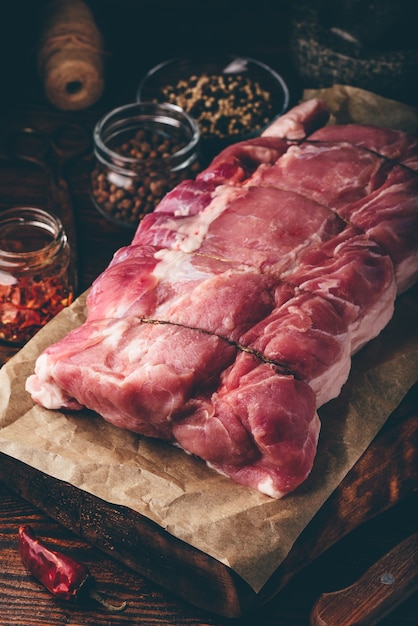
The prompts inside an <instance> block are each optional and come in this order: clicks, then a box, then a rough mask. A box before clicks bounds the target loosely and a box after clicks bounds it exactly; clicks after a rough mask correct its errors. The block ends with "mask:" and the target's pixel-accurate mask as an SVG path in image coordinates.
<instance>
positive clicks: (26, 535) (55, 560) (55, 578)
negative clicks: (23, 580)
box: [18, 524, 126, 611]
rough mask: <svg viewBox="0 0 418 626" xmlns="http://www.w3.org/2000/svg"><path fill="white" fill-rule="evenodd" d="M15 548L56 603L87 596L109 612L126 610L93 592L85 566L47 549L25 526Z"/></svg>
mask: <svg viewBox="0 0 418 626" xmlns="http://www.w3.org/2000/svg"><path fill="white" fill-rule="evenodd" d="M18 547H19V554H20V556H21V558H22V561H23V563H24V565H25V566H26V567H27V569H28V570H29V571H30V573H31V574H32V575H33V576H35V578H36V579H37V580H39V582H41V583H42V584H43V585H44V587H46V589H48V591H49V592H50V593H52V595H54V596H55V597H57V598H59V599H60V600H67V601H69V600H76V599H80V598H81V597H82V596H85V597H87V596H89V597H91V598H94V599H95V600H96V601H97V602H99V603H100V604H102V605H103V606H105V607H106V608H107V609H108V610H110V611H123V609H124V608H125V607H126V602H123V603H122V604H121V605H119V606H114V605H112V604H110V603H109V602H108V601H107V600H106V599H105V598H103V597H102V596H101V595H100V594H99V593H98V592H97V590H96V587H95V584H96V583H95V579H94V577H93V576H92V575H91V574H90V571H89V569H88V568H87V566H86V565H83V564H82V563H79V562H77V561H75V560H74V559H73V558H71V557H70V556H67V555H65V554H62V553H61V552H57V551H55V550H51V549H50V548H48V547H47V546H46V545H45V544H44V543H43V542H42V541H40V540H39V539H37V538H36V536H35V533H34V532H33V530H32V528H31V527H30V526H29V525H27V524H23V525H22V526H20V527H19V537H18Z"/></svg>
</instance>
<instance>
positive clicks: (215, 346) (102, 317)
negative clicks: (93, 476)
mask: <svg viewBox="0 0 418 626" xmlns="http://www.w3.org/2000/svg"><path fill="white" fill-rule="evenodd" d="M327 117H328V112H327V110H326V107H325V105H324V103H322V102H321V101H319V100H312V101H309V102H306V103H303V104H302V105H299V106H298V107H295V108H294V109H292V110H291V111H289V113H287V114H286V115H284V116H282V117H281V118H279V120H277V121H276V122H275V123H274V124H272V126H271V127H270V128H269V129H267V131H266V132H265V133H264V134H263V136H261V137H258V138H255V139H252V140H249V141H247V142H241V143H238V144H235V145H233V146H230V147H228V148H226V149H225V150H224V151H223V152H222V153H221V154H219V155H218V156H217V157H216V158H215V159H214V160H213V161H212V163H211V164H210V165H209V166H208V167H207V169H205V170H204V171H203V172H201V173H200V174H199V175H198V176H197V178H196V180H193V181H192V180H188V181H184V182H183V183H181V184H180V185H179V186H178V187H176V188H175V189H173V190H172V191H171V192H170V193H168V194H167V196H166V197H165V198H164V199H163V200H162V201H161V202H160V204H159V205H158V207H156V209H155V211H154V212H153V213H152V214H149V215H147V216H146V217H145V218H144V219H143V221H142V222H141V224H140V226H139V227H138V229H137V231H136V233H135V235H134V237H133V241H132V244H131V245H130V246H127V247H125V248H122V249H121V250H119V251H118V252H117V253H116V254H115V256H114V258H113V260H112V261H111V263H110V265H109V267H108V268H107V269H106V271H105V272H103V274H102V275H101V276H99V277H98V278H97V280H96V281H95V282H94V284H93V285H92V288H91V290H90V292H89V294H88V298H87V320H86V322H85V323H84V324H83V325H82V326H80V327H79V328H77V329H75V330H74V331H72V332H70V333H69V334H68V335H67V337H65V338H64V339H63V340H61V341H60V342H58V343H57V344H55V345H52V346H50V347H49V348H48V349H47V350H45V352H44V353H43V354H42V355H40V356H39V358H38V360H37V363H36V367H35V373H34V374H33V375H32V376H30V377H29V378H28V380H27V390H28V391H29V392H30V393H31V395H32V398H33V399H34V401H35V402H38V403H39V404H41V405H43V406H45V407H47V408H54V409H59V408H68V409H71V410H78V409H81V408H82V407H87V408H89V409H92V410H94V411H96V412H98V413H99V414H100V415H102V416H103V418H104V419H106V420H108V421H110V422H111V423H113V424H115V425H116V426H119V427H122V428H126V429H129V430H132V431H133V432H136V433H139V434H141V435H144V436H149V437H158V438H161V439H164V440H166V441H169V442H172V443H175V444H176V445H179V446H181V447H182V448H183V449H184V450H185V451H187V452H188V453H191V454H194V455H196V456H197V457H200V458H201V459H203V460H204V461H206V463H207V464H208V465H209V466H210V467H212V468H214V469H216V470H217V471H219V472H221V473H223V474H225V475H226V476H229V477H230V478H232V479H233V480H235V481H236V482H238V483H240V484H243V485H246V486H249V487H252V488H255V489H258V490H259V491H261V492H263V493H266V494H268V495H270V496H272V497H276V498H279V497H282V496H283V495H285V494H286V493H289V492H290V491H293V490H294V489H296V488H297V487H298V485H300V484H301V483H302V482H303V481H304V480H305V479H306V477H307V476H308V475H309V473H310V471H311V468H312V464H313V462H314V458H315V454H316V447H317V442H318V437H319V431H320V422H319V418H318V414H317V408H318V407H320V406H322V405H323V404H324V403H325V402H327V401H329V400H330V399H332V398H335V397H336V396H338V394H339V393H340V391H341V388H342V386H343V385H344V383H345V381H346V380H347V377H348V375H349V371H350V365H351V356H352V354H353V353H354V352H356V351H358V350H359V349H360V348H361V347H362V346H363V345H364V344H365V343H367V342H368V341H370V339H372V338H373V337H375V336H376V335H377V334H378V333H379V332H380V331H381V330H382V329H383V328H384V326H385V325H386V324H387V323H388V321H389V320H390V318H391V316H392V314H393V307H394V301H395V298H396V295H397V293H400V292H401V291H404V290H405V289H407V288H408V287H409V286H410V285H412V284H413V282H414V281H415V280H416V279H417V277H418V242H417V236H418V222H417V220H418V206H417V202H418V193H417V192H418V187H417V185H418V177H417V170H418V146H417V142H416V141H415V140H413V139H411V138H409V137H407V136H406V135H405V134H404V133H400V132H398V131H392V130H388V129H378V128H373V127H370V126H368V127H362V126H357V125H351V126H341V127H333V126H326V127H325V126H323V125H324V124H325V123H326V120H327ZM309 133H310V134H309Z"/></svg>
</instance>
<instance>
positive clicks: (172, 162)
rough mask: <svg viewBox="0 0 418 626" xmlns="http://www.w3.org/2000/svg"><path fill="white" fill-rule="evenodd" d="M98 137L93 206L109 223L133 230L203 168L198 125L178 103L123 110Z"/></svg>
mask: <svg viewBox="0 0 418 626" xmlns="http://www.w3.org/2000/svg"><path fill="white" fill-rule="evenodd" d="M93 139H94V153H95V164H94V167H93V169H92V172H91V193H92V199H93V202H94V204H95V206H96V207H97V209H98V210H99V212H100V213H101V214H102V215H104V216H105V217H106V218H107V219H109V220H110V221H112V222H114V223H117V224H119V225H122V226H124V227H128V228H131V229H134V228H136V227H137V226H138V223H139V222H140V220H141V219H142V218H143V217H144V216H145V215H146V214H147V213H150V212H151V211H153V210H154V208H155V207H156V206H157V204H158V203H159V202H160V200H161V199H162V198H163V196H164V195H165V194H166V193H168V191H170V190H171V189H173V188H174V187H175V186H176V185H177V184H178V183H180V182H181V181H182V180H185V179H186V178H193V177H194V176H195V174H196V173H197V172H198V171H199V169H200V163H199V140H200V133H199V129H198V126H197V123H196V121H195V120H194V119H193V118H191V117H190V116H189V115H188V114H187V113H185V112H184V111H183V109H181V108H180V107H178V106H176V105H172V104H168V103H159V104H157V103H151V102H142V103H133V104H127V105H124V106H121V107H118V108H116V109H114V110H112V111H110V112H109V113H107V114H106V115H104V116H103V117H102V118H101V119H100V120H99V121H98V122H97V124H96V126H95V129H94V132H93Z"/></svg>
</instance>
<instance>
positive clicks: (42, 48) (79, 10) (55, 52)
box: [38, 0, 104, 110]
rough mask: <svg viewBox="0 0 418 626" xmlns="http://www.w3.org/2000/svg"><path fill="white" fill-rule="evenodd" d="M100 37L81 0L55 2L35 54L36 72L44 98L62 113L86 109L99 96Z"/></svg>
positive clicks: (92, 18)
mask: <svg viewBox="0 0 418 626" xmlns="http://www.w3.org/2000/svg"><path fill="white" fill-rule="evenodd" d="M102 44H103V42H102V35H101V33H100V31H99V29H98V27H97V25H96V23H95V21H94V17H93V14H92V12H91V10H90V8H89V7H88V6H87V5H86V4H85V3H84V2H83V1H82V0H54V1H53V2H51V3H49V4H48V5H47V7H46V23H45V26H44V30H43V32H42V35H41V38H40V42H39V51H38V71H39V75H40V78H41V80H42V83H43V86H44V90H45V95H46V97H47V98H48V100H49V101H50V102H51V103H52V104H53V105H55V106H56V107H57V108H59V109H62V110H79V109H85V108H87V107H89V106H91V105H92V104H94V103H95V102H96V101H97V100H98V99H99V98H100V96H101V95H102V92H103V87H104V78H103V47H102Z"/></svg>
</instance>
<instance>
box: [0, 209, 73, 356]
mask: <svg viewBox="0 0 418 626" xmlns="http://www.w3.org/2000/svg"><path fill="white" fill-rule="evenodd" d="M75 283H76V273H75V268H74V267H73V265H72V262H71V256H70V247H69V244H68V240H67V236H66V233H65V231H64V229H63V227H62V224H61V222H60V220H59V219H58V218H56V217H55V216H54V215H52V214H51V213H48V212H47V211H44V210H43V209H40V208H36V207H15V208H12V209H9V210H6V211H3V212H1V213H0V341H1V342H3V343H7V344H12V345H15V346H22V345H23V344H24V343H26V342H27V341H28V340H29V339H30V338H31V337H32V336H33V335H34V334H35V333H36V332H37V331H38V330H39V329H40V328H41V327H42V326H44V325H45V324H46V323H47V322H48V321H49V320H51V319H52V318H53V317H54V316H55V315H56V314H57V313H58V312H59V311H60V310H61V309H63V308H64V307H66V306H67V305H69V304H71V302H72V301H73V299H74V296H75V290H76V284H75Z"/></svg>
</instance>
